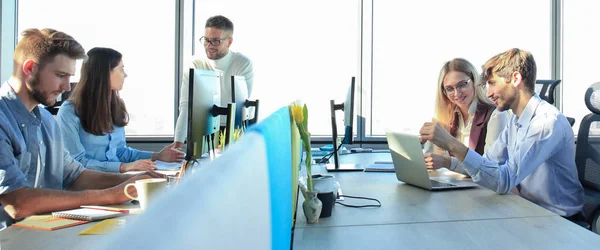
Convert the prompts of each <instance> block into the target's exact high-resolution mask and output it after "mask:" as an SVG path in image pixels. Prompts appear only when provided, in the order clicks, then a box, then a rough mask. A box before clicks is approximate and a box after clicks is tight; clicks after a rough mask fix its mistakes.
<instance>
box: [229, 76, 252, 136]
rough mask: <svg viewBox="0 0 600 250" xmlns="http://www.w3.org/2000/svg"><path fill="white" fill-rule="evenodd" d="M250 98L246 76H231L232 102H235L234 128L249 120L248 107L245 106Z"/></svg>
mask: <svg viewBox="0 0 600 250" xmlns="http://www.w3.org/2000/svg"><path fill="white" fill-rule="evenodd" d="M247 100H248V85H247V84H246V77H245V76H231V102H233V103H235V122H234V125H233V126H234V128H236V129H237V128H241V127H243V123H244V121H245V120H248V118H249V117H248V108H246V107H245V104H246V101H247Z"/></svg>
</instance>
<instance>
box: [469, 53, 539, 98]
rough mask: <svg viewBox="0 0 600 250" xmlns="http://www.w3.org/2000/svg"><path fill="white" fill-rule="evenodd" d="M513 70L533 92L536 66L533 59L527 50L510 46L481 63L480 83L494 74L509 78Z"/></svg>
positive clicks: (483, 83)
mask: <svg viewBox="0 0 600 250" xmlns="http://www.w3.org/2000/svg"><path fill="white" fill-rule="evenodd" d="M513 72H519V73H520V74H521V76H522V77H523V79H522V80H523V81H524V82H525V87H527V90H528V91H530V92H531V93H534V92H535V78H536V74H537V67H536V65H535V59H533V55H532V54H531V53H530V52H529V51H525V50H521V49H518V48H512V49H509V50H507V51H505V52H502V53H500V54H497V55H495V56H494V57H492V58H490V59H489V60H488V61H487V62H485V64H484V65H483V72H482V73H481V81H482V82H481V83H480V84H481V85H485V83H486V82H487V81H488V80H489V79H490V78H491V77H492V75H493V74H496V75H497V76H499V77H504V78H507V79H509V78H510V77H511V75H512V73H513Z"/></svg>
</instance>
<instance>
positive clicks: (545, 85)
mask: <svg viewBox="0 0 600 250" xmlns="http://www.w3.org/2000/svg"><path fill="white" fill-rule="evenodd" d="M560 82H561V80H536V81H535V84H538V85H542V89H541V90H540V93H539V95H540V97H541V98H542V99H544V100H545V101H547V102H548V103H550V104H554V89H556V86H558V84H560ZM567 121H569V124H571V127H573V124H575V118H573V117H567Z"/></svg>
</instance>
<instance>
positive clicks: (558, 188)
mask: <svg viewBox="0 0 600 250" xmlns="http://www.w3.org/2000/svg"><path fill="white" fill-rule="evenodd" d="M535 78H536V65H535V60H534V59H533V56H532V55H531V53H529V52H527V51H523V50H520V49H516V48H515V49H510V50H508V51H506V52H504V53H500V54H498V55H496V56H494V57H492V58H491V59H489V60H488V61H487V62H486V63H485V65H484V66H483V77H482V79H481V84H483V83H487V96H488V97H489V98H490V99H492V100H493V101H494V104H495V105H496V107H497V109H498V110H499V111H504V110H508V109H510V110H512V112H513V115H512V116H511V118H510V120H509V122H508V124H507V126H506V127H505V129H504V130H503V132H502V133H500V136H499V137H498V139H497V140H496V141H495V142H494V144H493V145H492V146H491V147H490V148H489V149H488V150H487V151H486V152H485V154H484V155H483V156H481V155H479V154H478V153H476V152H475V151H473V150H471V149H469V148H467V147H466V146H465V145H464V144H462V143H461V142H460V141H458V140H456V139H455V138H454V137H452V136H451V135H450V134H449V133H448V132H446V130H445V129H443V128H442V126H440V125H439V124H436V123H430V122H428V123H425V124H424V125H423V127H422V128H421V131H420V133H421V140H422V141H431V142H433V144H435V145H437V146H439V147H441V148H444V149H446V150H448V151H449V152H451V153H452V154H453V155H454V156H455V157H456V158H458V159H459V161H461V163H462V165H463V167H464V169H465V170H466V171H467V173H468V174H469V175H471V177H472V178H473V181H474V182H476V183H478V184H479V185H481V186H482V187H485V188H488V189H491V190H493V191H495V192H497V193H499V194H506V193H508V192H512V193H515V194H517V195H519V196H521V197H523V198H525V199H527V200H529V201H531V202H533V203H535V204H538V205H540V206H542V207H544V208H546V209H548V210H550V211H552V212H554V213H556V214H558V215H561V216H563V217H565V218H567V219H569V220H571V221H582V220H583V219H584V218H583V214H582V212H581V211H582V208H583V188H582V186H581V183H580V182H579V179H578V175H577V167H576V166H575V139H574V135H573V130H572V129H571V125H570V124H569V122H568V121H567V119H566V117H565V116H564V115H563V114H562V113H560V111H559V110H558V109H556V107H554V106H552V105H550V104H549V103H547V102H546V101H544V100H542V99H541V98H540V97H539V96H538V95H537V94H535V92H534V86H535Z"/></svg>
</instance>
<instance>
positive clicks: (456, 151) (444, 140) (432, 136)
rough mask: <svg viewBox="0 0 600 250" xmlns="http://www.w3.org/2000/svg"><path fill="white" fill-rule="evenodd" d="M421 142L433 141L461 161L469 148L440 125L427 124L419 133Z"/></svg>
mask: <svg viewBox="0 0 600 250" xmlns="http://www.w3.org/2000/svg"><path fill="white" fill-rule="evenodd" d="M419 140H421V143H423V142H425V141H431V142H432V143H433V144H435V145H436V146H438V147H440V148H443V149H445V150H448V152H450V153H452V154H453V155H454V157H456V158H457V159H458V160H459V161H461V162H462V161H464V159H465V156H466V155H467V152H468V151H469V148H467V146H465V145H464V144H462V143H461V142H460V141H458V140H457V139H456V138H454V137H453V136H452V135H450V133H448V131H447V130H446V129H444V127H443V126H442V125H441V124H439V123H434V122H426V123H425V124H423V127H421V130H420V131H419Z"/></svg>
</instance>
